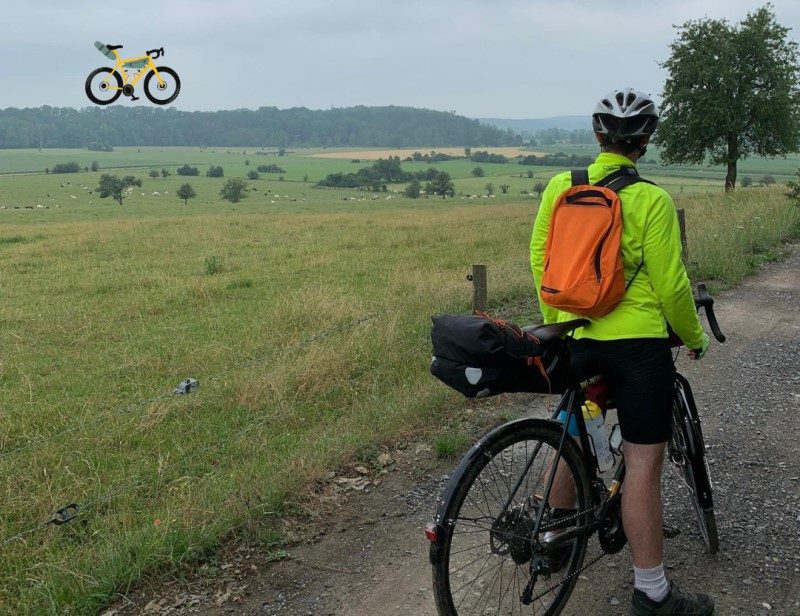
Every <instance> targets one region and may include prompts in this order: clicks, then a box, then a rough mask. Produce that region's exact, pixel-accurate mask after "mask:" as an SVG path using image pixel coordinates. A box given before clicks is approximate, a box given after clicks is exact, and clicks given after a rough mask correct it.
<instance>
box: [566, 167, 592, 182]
mask: <svg viewBox="0 0 800 616" xmlns="http://www.w3.org/2000/svg"><path fill="white" fill-rule="evenodd" d="M570 173H571V174H572V185H573V186H585V185H586V184H588V183H589V170H588V169H573V170H572V171H570Z"/></svg>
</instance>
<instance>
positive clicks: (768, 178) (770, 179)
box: [758, 175, 775, 186]
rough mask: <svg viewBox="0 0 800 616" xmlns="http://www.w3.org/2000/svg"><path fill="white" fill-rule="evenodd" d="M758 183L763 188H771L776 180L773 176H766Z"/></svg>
mask: <svg viewBox="0 0 800 616" xmlns="http://www.w3.org/2000/svg"><path fill="white" fill-rule="evenodd" d="M758 183H759V184H761V185H762V186H771V185H772V184H774V183H775V178H774V177H772V176H771V175H765V176H763V177H762V178H761V179H760V180H759V181H758Z"/></svg>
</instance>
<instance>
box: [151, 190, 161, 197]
mask: <svg viewBox="0 0 800 616" xmlns="http://www.w3.org/2000/svg"><path fill="white" fill-rule="evenodd" d="M153 196H154V197H160V196H161V193H160V192H158V191H157V190H154V191H153Z"/></svg>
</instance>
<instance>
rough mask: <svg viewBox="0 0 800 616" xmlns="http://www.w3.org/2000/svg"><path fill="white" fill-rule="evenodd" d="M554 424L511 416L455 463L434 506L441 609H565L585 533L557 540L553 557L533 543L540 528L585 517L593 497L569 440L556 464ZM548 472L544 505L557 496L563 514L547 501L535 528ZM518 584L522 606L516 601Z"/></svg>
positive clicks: (549, 615)
mask: <svg viewBox="0 0 800 616" xmlns="http://www.w3.org/2000/svg"><path fill="white" fill-rule="evenodd" d="M562 430H563V426H562V425H561V424H558V423H556V422H553V421H544V420H536V419H522V420H518V421H513V422H510V423H508V424H505V425H503V426H501V427H499V428H497V429H496V430H494V431H493V432H491V433H490V434H488V435H487V436H485V437H484V438H483V439H481V441H480V442H479V443H478V444H477V445H476V446H475V447H473V448H472V449H471V450H470V452H469V453H468V454H467V456H466V457H465V458H464V460H462V462H461V464H460V465H459V467H458V469H457V470H456V472H455V473H454V474H453V476H452V477H451V479H450V483H449V484H448V488H447V490H446V491H445V498H444V500H443V501H442V503H441V504H440V507H439V512H438V513H437V523H439V524H440V526H439V528H440V529H441V536H440V537H439V538H438V539H437V541H436V542H435V543H434V544H432V546H431V563H432V565H433V586H434V596H435V599H436V606H437V609H438V611H439V614H440V616H456V615H457V614H461V615H462V616H464V615H466V614H481V615H483V616H485V615H488V614H517V613H519V614H544V615H546V616H555V615H556V614H560V613H561V610H563V609H564V606H565V605H566V603H567V601H568V599H569V596H570V594H571V593H572V590H573V588H574V587H575V584H576V583H577V581H578V576H577V572H578V570H579V569H580V567H581V565H582V564H583V560H584V557H585V556H586V545H587V542H588V535H586V534H584V535H579V536H578V537H577V538H576V539H575V540H574V541H572V542H571V543H570V544H566V545H565V546H564V547H562V549H561V550H560V552H561V555H560V562H559V560H558V559H559V556H558V555H556V554H554V552H553V551H551V552H550V553H549V554H548V553H545V552H544V550H543V549H542V548H541V545H540V542H541V541H543V540H544V534H545V531H546V530H547V529H548V527H549V528H551V529H554V526H556V525H558V526H559V530H561V531H562V532H563V530H565V529H566V528H569V527H570V526H574V525H583V524H586V523H587V521H588V519H589V515H590V514H589V513H588V509H589V499H590V498H591V497H590V486H589V479H588V475H587V472H586V469H585V467H584V465H583V459H582V457H581V455H580V452H579V450H578V448H577V446H576V445H575V442H574V441H573V440H572V438H571V437H568V438H567V439H566V441H565V443H564V448H563V449H562V452H561V457H560V458H559V464H558V466H556V465H555V464H554V462H555V455H556V452H557V451H558V445H559V442H560V440H561V437H562ZM555 469H558V471H557V476H556V478H555V482H554V488H553V491H552V492H551V497H550V503H553V505H556V504H558V503H556V501H557V500H559V499H560V500H561V501H562V502H561V504H560V506H559V509H566V510H567V511H566V512H564V511H561V512H559V511H558V510H556V507H555V506H553V507H551V506H549V505H546V506H545V507H544V513H543V518H542V524H541V527H540V530H539V531H538V532H537V533H536V534H535V535H534V533H533V530H534V527H535V521H536V518H537V515H538V513H539V509H540V505H541V501H542V498H543V496H544V492H545V486H546V483H547V481H548V479H549V477H550V476H551V475H552V474H553V471H554V470H555ZM515 485H518V486H519V487H518V489H517V490H516V493H514V486H515ZM508 501H510V502H509V506H508V507H507V508H506V509H505V510H504V504H505V503H506V502H508ZM564 501H569V502H568V503H567V504H568V507H564V504H565V503H564ZM559 520H561V522H560V523H559ZM554 532H555V531H554ZM570 546H571V547H570ZM543 559H544V562H546V563H547V565H546V566H547V567H548V568H551V569H557V568H558V567H559V566H560V567H561V568H560V570H557V571H555V570H554V571H551V572H549V574H548V572H547V571H545V572H541V569H540V568H539V567H541V564H542V562H543ZM564 560H566V562H564ZM555 562H558V565H556V564H555ZM534 571H536V573H534ZM526 591H527V595H528V596H527V597H526V599H527V604H526V603H524V602H523V601H522V596H523V595H525V594H526Z"/></svg>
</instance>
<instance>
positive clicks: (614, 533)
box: [597, 499, 628, 554]
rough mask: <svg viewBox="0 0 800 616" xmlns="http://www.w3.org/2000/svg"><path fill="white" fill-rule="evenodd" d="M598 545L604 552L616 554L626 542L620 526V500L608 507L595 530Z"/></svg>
mask: <svg viewBox="0 0 800 616" xmlns="http://www.w3.org/2000/svg"><path fill="white" fill-rule="evenodd" d="M597 538H598V539H599V541H600V547H601V548H602V549H603V552H604V553H606V554H616V553H617V552H619V551H620V550H621V549H622V548H624V547H625V544H626V543H627V542H628V538H627V537H626V536H625V529H624V528H623V527H622V500H621V499H617V502H616V503H615V504H614V505H612V506H611V507H609V508H608V510H607V511H606V516H605V518H604V519H603V521H602V525H601V526H600V528H599V529H598V531H597Z"/></svg>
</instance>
